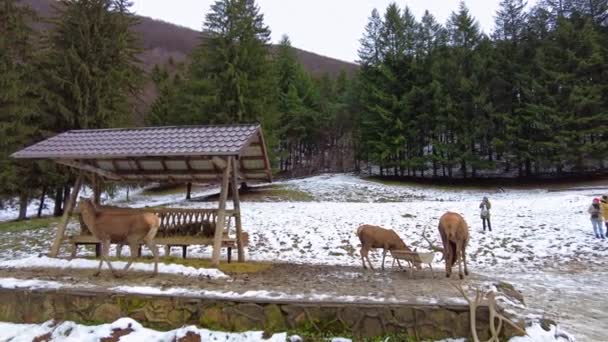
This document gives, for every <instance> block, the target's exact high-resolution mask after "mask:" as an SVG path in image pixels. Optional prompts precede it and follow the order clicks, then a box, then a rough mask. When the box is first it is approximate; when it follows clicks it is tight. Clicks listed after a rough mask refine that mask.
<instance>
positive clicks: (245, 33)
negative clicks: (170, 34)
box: [189, 0, 275, 131]
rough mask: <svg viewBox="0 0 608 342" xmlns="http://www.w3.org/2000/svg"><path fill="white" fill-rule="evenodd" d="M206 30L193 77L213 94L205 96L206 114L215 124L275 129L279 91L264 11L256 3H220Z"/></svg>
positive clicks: (244, 0) (228, 0) (232, 0)
mask: <svg viewBox="0 0 608 342" xmlns="http://www.w3.org/2000/svg"><path fill="white" fill-rule="evenodd" d="M204 29H205V33H206V37H205V38H204V39H203V40H202V43H201V45H200V46H199V48H198V49H197V51H196V52H195V55H194V60H193V63H192V68H191V71H190V75H189V77H191V78H192V79H193V81H194V82H200V84H199V85H200V86H201V87H203V88H204V89H205V90H210V91H211V93H210V94H207V93H205V96H208V98H207V100H206V101H203V102H204V105H203V107H204V108H205V112H206V113H208V114H209V115H213V116H214V117H215V118H217V119H216V122H217V121H220V122H223V123H238V122H255V121H257V122H261V123H262V124H263V125H264V126H265V128H266V129H267V131H268V130H269V129H272V126H273V124H274V116H275V110H274V105H275V100H274V98H275V96H273V95H274V94H275V93H273V91H272V90H273V83H272V82H273V78H272V72H271V69H270V63H269V55H268V53H269V52H268V48H269V41H270V29H269V28H268V26H266V25H265V24H264V15H263V14H262V13H260V8H259V7H258V6H257V4H256V3H255V1H254V0H219V1H216V2H215V3H214V4H213V5H212V6H211V10H210V12H209V14H207V16H206V20H205V25H204ZM203 120H204V119H203ZM204 122H205V121H203V123H204ZM207 122H208V121H207Z"/></svg>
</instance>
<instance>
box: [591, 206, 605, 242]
mask: <svg viewBox="0 0 608 342" xmlns="http://www.w3.org/2000/svg"><path fill="white" fill-rule="evenodd" d="M587 212H588V213H589V215H591V225H592V226H593V232H594V233H595V237H596V238H598V239H605V237H604V229H602V222H603V220H602V209H601V208H600V199H599V198H594V199H593V203H591V205H590V206H589V209H587Z"/></svg>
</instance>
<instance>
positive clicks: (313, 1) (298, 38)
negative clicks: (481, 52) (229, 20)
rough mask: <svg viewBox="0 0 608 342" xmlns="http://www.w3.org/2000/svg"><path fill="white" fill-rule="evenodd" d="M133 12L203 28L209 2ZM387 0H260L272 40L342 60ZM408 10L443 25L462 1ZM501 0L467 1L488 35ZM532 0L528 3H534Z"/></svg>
mask: <svg viewBox="0 0 608 342" xmlns="http://www.w3.org/2000/svg"><path fill="white" fill-rule="evenodd" d="M133 2H134V6H133V11H135V12H136V13H138V14H140V15H143V16H147V17H152V18H155V19H162V20H164V21H168V22H171V23H175V24H178V25H182V26H186V27H190V28H193V29H196V30H201V29H202V27H203V20H204V17H205V14H206V13H207V11H208V10H209V7H210V6H211V4H212V3H213V2H214V1H213V0H171V1H166V0H134V1H133ZM391 2H395V1H390V0H258V1H257V3H258V5H259V6H260V8H261V9H262V13H264V18H265V21H266V24H267V25H268V26H270V29H271V30H272V40H273V42H278V41H279V40H280V39H281V36H282V35H283V34H287V35H288V36H289V38H290V39H291V42H292V44H293V45H294V46H295V47H298V48H301V49H304V50H307V51H311V52H315V53H318V54H320V55H324V56H329V57H333V58H337V59H341V60H345V61H355V60H356V59H357V49H358V48H359V39H360V38H361V36H362V34H363V29H364V27H365V24H366V23H367V20H368V18H369V15H370V13H371V11H372V9H374V8H377V9H378V10H379V11H380V13H384V11H385V9H386V7H387V6H388V4H389V3H391ZM396 2H397V4H398V5H399V6H400V7H401V8H403V7H405V5H407V6H409V7H410V9H411V10H412V11H413V13H414V14H415V15H416V17H417V18H418V19H420V17H421V16H422V14H423V13H424V10H425V9H428V10H429V11H430V12H431V13H432V14H433V15H435V17H436V18H437V20H438V21H439V22H441V23H445V22H446V20H447V18H448V17H449V15H450V13H451V12H452V11H455V10H457V9H458V3H459V2H460V0H407V1H396ZM498 3H499V0H468V1H466V4H467V6H468V7H469V9H470V10H471V13H472V14H473V16H475V18H476V19H477V21H478V22H479V24H480V26H481V28H482V29H483V30H484V31H485V32H486V33H489V32H491V31H492V30H493V28H494V15H495V13H496V9H497V8H498ZM534 3H536V0H529V1H528V4H529V5H532V4H534Z"/></svg>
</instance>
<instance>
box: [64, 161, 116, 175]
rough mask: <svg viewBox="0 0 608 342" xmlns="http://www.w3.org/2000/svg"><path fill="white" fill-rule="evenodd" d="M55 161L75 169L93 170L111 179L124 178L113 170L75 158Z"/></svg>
mask: <svg viewBox="0 0 608 342" xmlns="http://www.w3.org/2000/svg"><path fill="white" fill-rule="evenodd" d="M55 162H56V163H57V164H62V165H65V166H69V167H73V168H75V169H79V170H82V171H87V172H93V173H96V174H98V175H100V176H102V177H105V178H109V179H113V180H122V177H121V176H119V175H118V174H116V173H114V172H112V171H108V170H104V169H100V168H98V167H94V166H92V165H89V164H85V163H82V162H78V161H75V160H63V159H60V160H55Z"/></svg>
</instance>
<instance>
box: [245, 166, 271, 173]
mask: <svg viewBox="0 0 608 342" xmlns="http://www.w3.org/2000/svg"><path fill="white" fill-rule="evenodd" d="M243 172H245V173H247V172H262V173H266V169H265V168H254V169H248V168H246V167H244V168H243Z"/></svg>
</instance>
